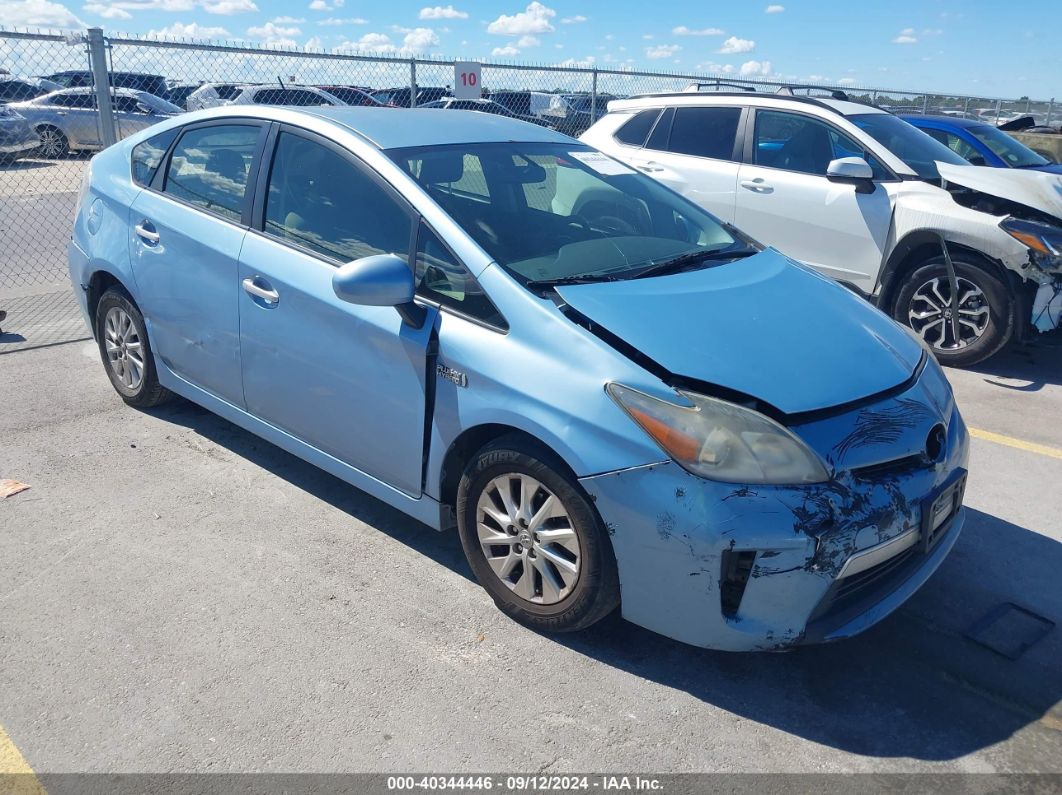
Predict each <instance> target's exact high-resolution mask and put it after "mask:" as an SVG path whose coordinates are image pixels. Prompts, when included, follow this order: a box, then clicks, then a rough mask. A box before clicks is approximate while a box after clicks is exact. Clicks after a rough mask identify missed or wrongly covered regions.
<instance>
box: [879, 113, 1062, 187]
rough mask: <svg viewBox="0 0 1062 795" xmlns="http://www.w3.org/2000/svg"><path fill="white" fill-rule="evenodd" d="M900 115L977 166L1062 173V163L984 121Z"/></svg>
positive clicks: (951, 117)
mask: <svg viewBox="0 0 1062 795" xmlns="http://www.w3.org/2000/svg"><path fill="white" fill-rule="evenodd" d="M900 118H901V119H903V120H904V121H906V122H908V123H910V124H913V125H914V126H915V127H917V128H918V129H920V130H921V131H922V132H924V133H926V134H927V135H929V136H931V137H933V138H936V139H937V140H938V141H940V142H941V143H942V144H944V145H945V146H946V147H948V148H949V149H951V150H952V151H953V152H955V153H956V154H957V155H959V156H960V157H962V158H963V159H965V160H968V161H970V162H971V163H973V164H974V165H975V166H992V167H993V168H1025V169H1029V170H1031V171H1046V172H1047V173H1049V174H1062V163H1052V162H1051V161H1050V160H1048V159H1047V158H1045V157H1042V156H1041V155H1038V154H1037V153H1036V152H1034V151H1033V150H1032V149H1030V148H1029V147H1027V146H1026V145H1025V144H1023V143H1022V142H1021V141H1019V140H1018V139H1017V138H1014V137H1012V136H1010V135H1007V134H1006V133H1005V132H1003V131H1002V130H1000V129H999V128H998V127H993V126H992V125H991V124H985V123H984V122H983V121H976V120H973V119H960V118H956V117H953V116H917V115H913V114H909V115H902V116H900Z"/></svg>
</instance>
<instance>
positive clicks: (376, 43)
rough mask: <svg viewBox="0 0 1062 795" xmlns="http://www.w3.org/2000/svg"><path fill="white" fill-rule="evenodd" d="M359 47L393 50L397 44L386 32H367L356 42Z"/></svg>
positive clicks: (377, 50) (376, 50) (378, 50)
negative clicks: (392, 41)
mask: <svg viewBox="0 0 1062 795" xmlns="http://www.w3.org/2000/svg"><path fill="white" fill-rule="evenodd" d="M355 45H356V47H357V49H360V50H373V51H374V52H392V51H394V49H395V45H394V44H392V43H391V37H390V36H388V35H387V34H386V33H366V34H365V35H364V36H362V37H361V38H360V39H358V40H357V42H355Z"/></svg>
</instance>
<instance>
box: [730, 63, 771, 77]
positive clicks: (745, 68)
mask: <svg viewBox="0 0 1062 795" xmlns="http://www.w3.org/2000/svg"><path fill="white" fill-rule="evenodd" d="M738 74H739V75H741V76H742V77H767V76H768V75H769V74H771V62H770V61H745V63H743V64H741V68H740V69H738Z"/></svg>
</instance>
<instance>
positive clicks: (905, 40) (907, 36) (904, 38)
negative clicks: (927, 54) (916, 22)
mask: <svg viewBox="0 0 1062 795" xmlns="http://www.w3.org/2000/svg"><path fill="white" fill-rule="evenodd" d="M912 33H914V30H912V29H911V28H904V29H903V31H901V32H900V35H899V36H897V37H896V38H895V39H893V40H892V43H893V44H917V43H918V39H917V38H915V37H914V36H912V35H911V34H912Z"/></svg>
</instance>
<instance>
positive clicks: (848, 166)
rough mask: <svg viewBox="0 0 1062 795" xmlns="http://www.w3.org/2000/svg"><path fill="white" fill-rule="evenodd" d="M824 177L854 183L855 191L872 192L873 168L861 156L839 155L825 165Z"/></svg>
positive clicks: (849, 183)
mask: <svg viewBox="0 0 1062 795" xmlns="http://www.w3.org/2000/svg"><path fill="white" fill-rule="evenodd" d="M826 179H828V180H830V182H843V183H845V184H848V185H855V188H856V192H857V193H873V192H874V169H872V168H871V167H870V163H868V162H867V161H866V160H864V159H863V158H861V157H839V158H837V159H836V160H831V161H830V164H829V165H828V166H826Z"/></svg>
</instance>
